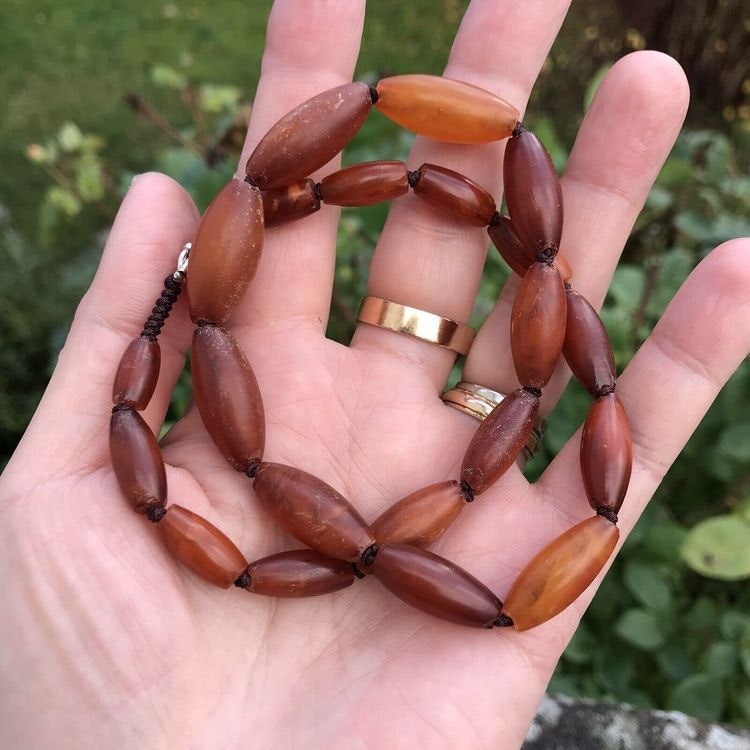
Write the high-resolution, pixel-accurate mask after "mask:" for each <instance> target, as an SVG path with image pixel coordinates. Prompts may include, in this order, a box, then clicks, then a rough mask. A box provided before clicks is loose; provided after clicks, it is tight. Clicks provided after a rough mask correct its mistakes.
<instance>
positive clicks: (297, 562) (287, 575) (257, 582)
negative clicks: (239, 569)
mask: <svg viewBox="0 0 750 750" xmlns="http://www.w3.org/2000/svg"><path fill="white" fill-rule="evenodd" d="M247 573H248V575H249V576H250V583H249V584H248V585H247V586H246V587H245V590H246V591H252V592H253V593H254V594H263V595H265V596H280V597H286V598H292V597H302V596H320V595H321V594H329V593H330V592H331V591H338V590H339V589H345V588H346V587H347V586H351V585H352V582H353V581H354V568H353V567H352V564H351V563H348V562H344V561H342V560H335V559H333V558H332V557H328V556H326V555H323V554H321V553H320V552H316V551H315V550H313V549H295V550H291V551H290V552H280V553H279V554H277V555H270V556H269V557H264V558H262V559H260V560H256V561H255V562H252V563H250V565H248V566H247Z"/></svg>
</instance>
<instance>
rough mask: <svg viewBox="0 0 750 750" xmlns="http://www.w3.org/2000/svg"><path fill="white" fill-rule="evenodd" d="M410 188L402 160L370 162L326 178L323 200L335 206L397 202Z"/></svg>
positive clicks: (321, 184) (321, 189)
mask: <svg viewBox="0 0 750 750" xmlns="http://www.w3.org/2000/svg"><path fill="white" fill-rule="evenodd" d="M408 189H409V179H408V176H407V172H406V164H405V163H404V162H402V161H370V162H365V163H364V164H355V165H354V166H353V167H347V168H346V169H341V170H339V171H338V172H334V173H333V174H330V175H328V177H324V178H323V180H322V181H321V183H320V192H321V193H322V195H323V201H324V202H325V203H328V204H329V205H331V206H370V205H372V204H374V203H382V202H383V201H389V200H393V199H394V198H398V197H399V196H400V195H403V194H404V193H405V192H406V191H407V190H408Z"/></svg>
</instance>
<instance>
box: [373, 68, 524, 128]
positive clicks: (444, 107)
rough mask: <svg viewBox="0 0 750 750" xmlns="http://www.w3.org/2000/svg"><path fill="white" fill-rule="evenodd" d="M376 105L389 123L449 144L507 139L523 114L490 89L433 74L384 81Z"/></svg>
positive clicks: (380, 84) (379, 85)
mask: <svg viewBox="0 0 750 750" xmlns="http://www.w3.org/2000/svg"><path fill="white" fill-rule="evenodd" d="M376 88H377V92H378V100H377V102H376V103H375V106H376V107H377V109H379V110H380V111H381V112H382V113H383V114H384V115H385V116H386V117H387V118H388V119H390V120H393V121H394V122H395V123H398V124H399V125H401V127H403V128H406V129H407V130H412V131H413V132H415V133H419V135H425V136H427V137H428V138H434V139H435V140H437V141H446V142H448V143H488V142H489V141H499V140H501V139H503V138H507V137H508V136H509V135H510V134H511V133H512V132H513V128H514V127H515V125H516V123H517V122H518V110H517V109H516V108H515V107H513V106H511V105H510V104H508V102H505V101H503V100H502V99H500V98H499V97H497V96H495V95H494V94H491V93H490V92H489V91H485V90H484V89H481V88H479V87H478V86H472V85H471V84H469V83H463V82H462V81H452V80H450V79H448V78H441V77H439V76H429V75H403V76H393V77H391V78H383V80H382V81H380V82H379V83H378V85H377V87H376Z"/></svg>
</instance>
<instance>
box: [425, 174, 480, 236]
mask: <svg viewBox="0 0 750 750" xmlns="http://www.w3.org/2000/svg"><path fill="white" fill-rule="evenodd" d="M417 175H418V179H417V182H416V184H415V185H414V192H415V193H416V194H417V195H419V196H421V197H422V198H424V199H425V200H426V201H427V202H428V203H429V204H430V205H431V206H433V207H434V208H437V209H439V210H441V211H444V212H445V213H446V214H448V215H449V216H451V217H453V218H455V219H458V220H459V221H463V222H465V223H467V224H471V225H472V226H477V227H486V226H487V224H489V221H490V219H491V218H492V216H493V214H494V213H495V199H494V198H493V197H492V196H491V195H490V194H489V193H488V192H487V191H486V190H485V189H484V188H483V187H481V186H480V185H477V183H476V182H474V181H472V180H470V179H469V178H468V177H464V176H463V175H462V174H459V173H458V172H454V171H453V170H452V169H446V168H445V167H438V166H436V165H435V164H423V165H422V166H421V167H420V168H419V171H418V172H417Z"/></svg>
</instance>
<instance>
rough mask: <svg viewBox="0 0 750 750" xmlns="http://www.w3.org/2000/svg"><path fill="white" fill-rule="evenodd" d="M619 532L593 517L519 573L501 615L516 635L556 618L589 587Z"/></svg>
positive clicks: (561, 536)
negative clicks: (508, 619) (511, 622)
mask: <svg viewBox="0 0 750 750" xmlns="http://www.w3.org/2000/svg"><path fill="white" fill-rule="evenodd" d="M619 534H620V532H619V531H618V529H617V526H615V525H614V524H612V523H610V522H609V521H608V520H607V519H606V518H602V517H601V516H594V517H593V518H587V519H586V520H585V521H582V522H581V523H579V524H577V525H575V526H573V528H571V529H568V531H566V532H565V533H564V534H562V535H560V536H559V537H557V539H555V540H553V541H552V542H551V543H550V544H548V545H547V546H546V547H545V548H544V549H543V550H542V551H541V552H539V553H538V554H537V555H536V557H535V558H534V559H533V560H532V561H531V562H530V563H529V564H528V565H527V566H526V567H525V568H524V569H523V571H522V572H521V575H519V576H518V578H517V579H516V581H515V583H514V584H513V586H512V587H511V589H510V591H509V592H508V596H507V597H506V599H505V605H504V607H503V612H504V613H505V614H507V615H509V616H510V617H511V618H512V620H513V627H514V628H515V629H516V630H518V631H523V630H529V629H530V628H534V627H536V626H537V625H541V624H542V623H543V622H546V621H547V620H550V619H551V618H553V617H554V616H555V615H558V614H560V612H562V611H563V610H564V609H565V608H566V607H568V606H569V605H570V604H572V603H573V602H574V601H575V600H576V599H578V597H579V596H580V595H581V594H582V593H583V592H584V591H585V590H586V589H587V588H588V587H589V586H590V585H591V582H592V581H593V580H594V578H596V576H597V575H598V574H599V572H600V571H601V569H602V568H603V567H604V565H605V563H606V562H607V560H608V559H609V556H610V555H611V554H612V550H614V548H615V545H616V544H617V539H618V537H619Z"/></svg>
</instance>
